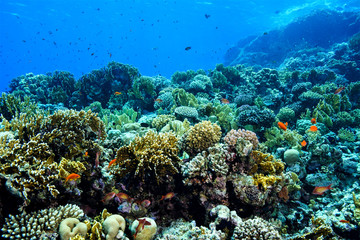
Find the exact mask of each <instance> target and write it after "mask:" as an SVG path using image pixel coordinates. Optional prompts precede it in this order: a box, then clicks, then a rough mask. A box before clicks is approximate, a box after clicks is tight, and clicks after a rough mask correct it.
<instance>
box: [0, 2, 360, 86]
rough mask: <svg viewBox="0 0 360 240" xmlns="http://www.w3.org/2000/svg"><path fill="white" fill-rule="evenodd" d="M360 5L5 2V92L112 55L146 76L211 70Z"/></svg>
mask: <svg viewBox="0 0 360 240" xmlns="http://www.w3.org/2000/svg"><path fill="white" fill-rule="evenodd" d="M358 6H360V1H355V0H353V1H325V0H321V1H320V0H318V1H309V0H292V1H288V0H276V1H268V0H263V1H242V0H203V1H202V0H199V1H194V0H175V1H174V0H172V1H166V0H163V1H140V0H118V1H117V0H112V1H85V0H80V1H64V0H63V1H55V0H52V1H40V0H34V1H5V0H1V1H0V19H1V20H0V29H1V34H0V80H1V84H0V90H1V91H6V87H7V85H8V82H9V81H10V80H11V79H12V78H15V77H17V76H20V75H24V74H26V73H28V72H33V73H34V74H43V73H46V72H52V71H55V70H65V71H69V72H71V73H73V74H74V75H75V77H76V78H79V77H80V76H81V75H82V74H84V73H88V72H90V71H91V70H93V69H97V68H101V67H103V66H105V65H106V64H107V63H108V62H109V61H117V62H121V63H126V64H131V65H133V66H135V67H136V68H138V69H139V70H140V72H141V74H142V75H148V76H154V75H158V74H161V75H163V76H165V77H170V76H171V75H172V74H173V73H174V72H175V71H185V70H188V69H200V68H202V69H205V70H207V69H213V68H214V67H215V65H216V64H217V63H222V62H223V61H224V59H223V57H224V54H225V53H226V51H227V49H229V48H230V47H231V46H233V45H234V44H236V43H237V41H239V39H241V38H244V37H246V36H248V35H252V34H261V33H263V32H266V31H269V30H271V29H277V28H281V27H282V26H284V25H286V24H288V23H289V22H291V21H292V20H293V19H294V18H297V17H300V16H303V15H306V14H308V13H309V12H311V11H312V10H314V9H336V10H339V11H343V10H354V9H357V8H358ZM206 16H207V17H206ZM187 47H191V49H189V50H185V49H186V48H187Z"/></svg>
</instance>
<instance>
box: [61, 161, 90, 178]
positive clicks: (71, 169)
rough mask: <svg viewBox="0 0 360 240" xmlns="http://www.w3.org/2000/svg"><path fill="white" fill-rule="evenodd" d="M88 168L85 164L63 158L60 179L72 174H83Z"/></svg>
mask: <svg viewBox="0 0 360 240" xmlns="http://www.w3.org/2000/svg"><path fill="white" fill-rule="evenodd" d="M85 170H86V168H85V166H84V164H83V163H81V162H78V161H71V160H68V159H66V158H62V159H61V161H60V163H59V176H60V178H66V177H67V176H68V175H69V174H70V173H77V174H79V173H81V172H83V171H85Z"/></svg>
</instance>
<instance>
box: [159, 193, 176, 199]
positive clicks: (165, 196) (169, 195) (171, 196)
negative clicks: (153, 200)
mask: <svg viewBox="0 0 360 240" xmlns="http://www.w3.org/2000/svg"><path fill="white" fill-rule="evenodd" d="M174 196H175V193H174V192H169V193H167V194H165V195H163V196H162V197H161V199H160V201H161V200H170V199H172V198H173V197H174Z"/></svg>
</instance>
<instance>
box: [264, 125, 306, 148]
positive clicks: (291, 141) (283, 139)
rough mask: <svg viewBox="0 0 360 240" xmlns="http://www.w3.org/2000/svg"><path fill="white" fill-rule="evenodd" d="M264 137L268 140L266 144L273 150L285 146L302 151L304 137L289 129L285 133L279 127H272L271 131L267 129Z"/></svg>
mask: <svg viewBox="0 0 360 240" xmlns="http://www.w3.org/2000/svg"><path fill="white" fill-rule="evenodd" d="M264 136H265V138H266V142H265V143H264V144H265V146H267V147H268V148H269V149H271V150H274V149H275V148H277V147H284V146H288V147H289V148H294V149H297V150H300V149H301V145H300V142H301V141H302V139H303V137H302V136H301V135H300V134H299V133H298V132H297V131H296V130H290V129H287V130H286V131H283V130H281V129H279V128H278V127H271V128H270V129H266V131H265V135H264Z"/></svg>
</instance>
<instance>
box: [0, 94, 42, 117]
mask: <svg viewBox="0 0 360 240" xmlns="http://www.w3.org/2000/svg"><path fill="white" fill-rule="evenodd" d="M37 111H38V109H37V104H36V103H34V102H32V101H31V100H30V97H28V96H25V97H24V100H23V101H22V100H21V98H20V97H15V96H14V95H12V94H6V93H4V92H3V93H2V94H1V97H0V114H1V115H2V116H3V117H4V118H6V120H8V121H10V120H11V119H12V118H13V117H14V116H17V115H19V114H20V113H26V114H27V115H33V114H36V112H37Z"/></svg>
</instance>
